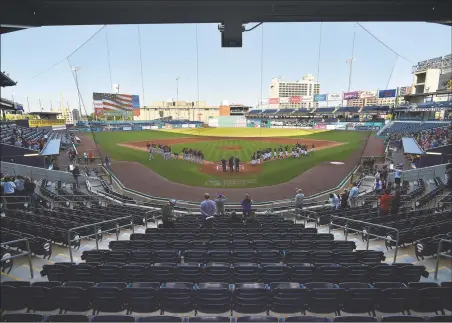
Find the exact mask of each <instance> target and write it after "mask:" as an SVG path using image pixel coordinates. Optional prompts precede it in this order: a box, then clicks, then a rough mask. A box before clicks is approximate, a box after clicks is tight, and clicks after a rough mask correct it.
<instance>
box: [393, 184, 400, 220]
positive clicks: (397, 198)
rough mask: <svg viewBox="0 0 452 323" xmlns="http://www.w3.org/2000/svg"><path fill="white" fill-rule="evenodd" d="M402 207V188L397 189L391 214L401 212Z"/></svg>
mask: <svg viewBox="0 0 452 323" xmlns="http://www.w3.org/2000/svg"><path fill="white" fill-rule="evenodd" d="M399 208H400V190H399V189H396V191H395V194H394V196H393V198H392V200H391V214H397V213H399Z"/></svg>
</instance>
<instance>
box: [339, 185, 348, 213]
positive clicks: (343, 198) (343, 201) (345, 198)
mask: <svg viewBox="0 0 452 323" xmlns="http://www.w3.org/2000/svg"><path fill="white" fill-rule="evenodd" d="M348 195H349V193H348V191H347V190H346V189H345V190H344V192H342V194H341V209H345V208H347V207H348Z"/></svg>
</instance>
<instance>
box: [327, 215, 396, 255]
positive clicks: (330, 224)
mask: <svg viewBox="0 0 452 323" xmlns="http://www.w3.org/2000/svg"><path fill="white" fill-rule="evenodd" d="M330 219H331V220H330V223H329V225H328V232H329V233H331V228H332V227H333V226H334V227H337V228H343V229H345V239H347V235H348V233H347V232H348V231H353V232H358V233H365V234H366V235H368V236H372V237H375V238H380V239H385V240H386V241H394V242H395V243H396V246H395V251H394V263H395V262H396V260H397V252H398V251H399V240H400V231H399V230H398V229H396V228H391V227H387V226H385V225H381V224H375V223H372V222H367V221H360V220H355V219H350V218H344V217H341V216H337V215H331V216H330ZM333 219H341V220H346V221H350V222H355V223H361V224H365V225H367V226H368V228H367V231H366V230H356V229H350V228H349V227H348V226H347V225H345V226H343V225H339V224H334V223H333ZM371 227H377V228H382V229H387V230H391V231H395V232H396V233H397V238H396V240H394V239H392V238H389V237H387V236H386V237H382V236H379V235H376V234H373V233H370V228H371ZM368 249H369V238H367V247H366V250H368Z"/></svg>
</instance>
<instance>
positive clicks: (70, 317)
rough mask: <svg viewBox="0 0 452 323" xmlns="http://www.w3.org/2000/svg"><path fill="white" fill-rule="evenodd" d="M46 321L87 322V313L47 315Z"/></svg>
mask: <svg viewBox="0 0 452 323" xmlns="http://www.w3.org/2000/svg"><path fill="white" fill-rule="evenodd" d="M46 322H89V318H88V316H87V315H80V314H64V315H62V314H56V315H49V316H48V317H47V319H46Z"/></svg>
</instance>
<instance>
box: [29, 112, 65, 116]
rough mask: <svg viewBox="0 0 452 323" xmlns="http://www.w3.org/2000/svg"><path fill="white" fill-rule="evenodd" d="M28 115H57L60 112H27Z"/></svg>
mask: <svg viewBox="0 0 452 323" xmlns="http://www.w3.org/2000/svg"><path fill="white" fill-rule="evenodd" d="M28 114H32V115H37V116H40V115H43V116H45V115H59V114H61V112H53V111H42V112H29V113H28Z"/></svg>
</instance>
